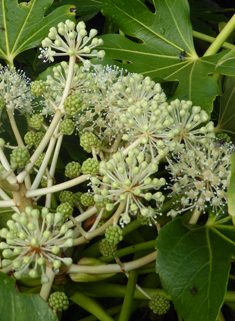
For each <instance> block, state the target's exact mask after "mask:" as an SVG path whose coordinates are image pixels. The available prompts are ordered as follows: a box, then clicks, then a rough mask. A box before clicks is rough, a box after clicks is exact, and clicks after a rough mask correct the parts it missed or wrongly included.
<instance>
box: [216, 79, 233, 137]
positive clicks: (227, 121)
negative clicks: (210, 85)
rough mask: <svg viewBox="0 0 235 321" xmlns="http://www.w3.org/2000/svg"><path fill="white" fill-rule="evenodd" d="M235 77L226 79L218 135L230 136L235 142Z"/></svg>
mask: <svg viewBox="0 0 235 321" xmlns="http://www.w3.org/2000/svg"><path fill="white" fill-rule="evenodd" d="M234 104H235V77H226V79H225V81H224V88H223V95H222V96H221V98H220V111H219V120H218V124H217V126H216V132H217V133H226V134H228V135H229V136H230V137H231V138H232V140H233V141H235V112H234Z"/></svg>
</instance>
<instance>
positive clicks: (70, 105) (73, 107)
mask: <svg viewBox="0 0 235 321" xmlns="http://www.w3.org/2000/svg"><path fill="white" fill-rule="evenodd" d="M82 107H83V99H82V97H81V96H79V95H77V94H71V95H69V96H68V97H66V98H65V101H64V110H65V112H66V114H67V115H68V116H78V114H79V112H80V111H81V109H82Z"/></svg>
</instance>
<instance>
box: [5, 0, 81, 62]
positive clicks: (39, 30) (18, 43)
mask: <svg viewBox="0 0 235 321" xmlns="http://www.w3.org/2000/svg"><path fill="white" fill-rule="evenodd" d="M52 3H53V0H31V1H29V2H21V3H18V2H17V0H0V26H1V29H0V59H4V60H5V61H6V62H7V63H8V64H9V65H10V66H12V65H13V60H14V58H15V57H16V56H17V55H18V54H20V53H21V52H23V51H25V50H27V49H30V48H34V47H37V46H39V45H40V43H41V41H42V39H43V38H45V37H46V36H47V35H48V32H49V29H50V28H51V27H53V26H57V24H58V23H59V22H64V21H65V20H66V19H72V20H73V19H74V16H75V13H73V12H71V11H73V10H71V9H72V8H74V6H73V5H66V6H63V7H60V8H58V9H56V10H55V11H53V12H52V13H51V14H49V15H48V16H46V17H44V13H45V11H46V10H47V9H48V8H49V7H50V6H51V4H52Z"/></svg>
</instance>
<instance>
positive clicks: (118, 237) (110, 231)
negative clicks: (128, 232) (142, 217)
mask: <svg viewBox="0 0 235 321" xmlns="http://www.w3.org/2000/svg"><path fill="white" fill-rule="evenodd" d="M105 237H106V239H107V240H108V241H109V242H111V243H112V244H118V243H119V242H121V241H122V239H123V236H122V229H121V228H120V226H118V225H116V226H109V227H108V228H107V229H106V231H105Z"/></svg>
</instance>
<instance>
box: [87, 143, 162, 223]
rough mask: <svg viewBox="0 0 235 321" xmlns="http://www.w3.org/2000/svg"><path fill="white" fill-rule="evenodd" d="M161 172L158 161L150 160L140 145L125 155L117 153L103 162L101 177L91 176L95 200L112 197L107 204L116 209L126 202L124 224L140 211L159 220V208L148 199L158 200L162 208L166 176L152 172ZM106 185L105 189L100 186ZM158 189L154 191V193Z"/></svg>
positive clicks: (157, 202) (122, 219)
mask: <svg viewBox="0 0 235 321" xmlns="http://www.w3.org/2000/svg"><path fill="white" fill-rule="evenodd" d="M157 171H158V162H157V161H156V160H154V159H152V160H151V161H150V162H149V161H148V160H147V159H146V157H145V155H144V153H142V152H140V150H139V149H138V148H135V149H133V150H130V151H129V152H128V155H127V156H125V155H124V154H123V153H122V152H117V153H115V154H114V155H113V156H112V159H111V160H109V161H108V162H105V161H102V162H100V167H99V172H100V175H101V177H102V178H101V179H98V178H97V177H94V178H92V179H91V182H92V188H93V190H94V193H95V196H94V200H95V202H102V201H103V199H106V198H107V199H110V200H111V201H112V203H107V204H106V210H107V211H110V210H112V209H113V208H114V207H115V206H116V205H117V204H119V203H121V202H122V203H125V204H126V206H125V211H124V213H122V214H121V220H120V223H121V224H122V225H123V224H127V223H129V222H130V220H131V217H130V215H137V213H138V212H140V213H141V215H143V216H145V217H149V218H150V219H155V218H156V214H157V211H156V209H154V208H153V207H151V206H150V205H146V204H147V202H148V201H150V200H154V201H155V204H157V206H158V207H160V205H161V204H162V202H163V201H164V196H163V195H162V193H161V192H160V191H158V192H156V193H155V190H159V189H160V188H161V187H162V186H163V185H164V184H165V179H164V178H161V179H158V178H151V175H153V174H154V173H156V172H157ZM100 185H102V189H101V188H99V186H100ZM152 191H154V192H152Z"/></svg>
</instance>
